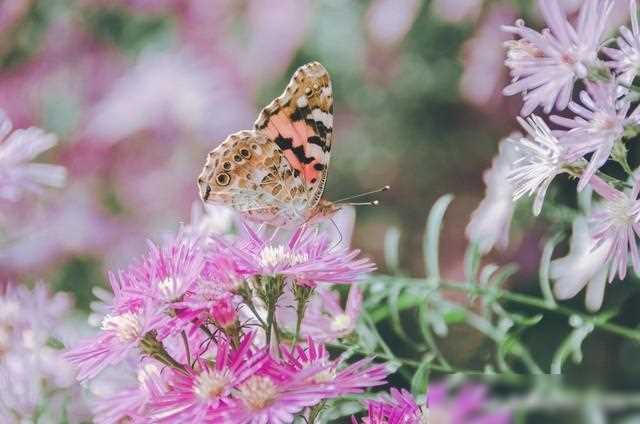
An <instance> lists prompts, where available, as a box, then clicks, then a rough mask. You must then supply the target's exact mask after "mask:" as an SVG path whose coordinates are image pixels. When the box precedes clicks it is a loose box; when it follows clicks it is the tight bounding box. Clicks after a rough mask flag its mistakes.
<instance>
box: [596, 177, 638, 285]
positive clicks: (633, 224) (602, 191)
mask: <svg viewBox="0 0 640 424" xmlns="http://www.w3.org/2000/svg"><path fill="white" fill-rule="evenodd" d="M590 183H591V186H592V187H593V189H594V190H595V191H596V193H598V194H599V195H600V196H602V197H603V199H604V200H603V202H602V203H601V204H600V205H599V206H598V207H596V208H595V210H594V212H593V214H592V215H591V217H590V219H589V225H590V227H591V235H592V237H593V238H594V239H595V240H596V247H599V246H602V245H603V244H609V245H610V247H609V250H608V254H607V257H606V262H608V263H610V264H611V265H610V268H609V272H608V279H609V281H610V282H611V281H612V280H613V279H614V278H615V276H616V274H617V275H618V277H619V278H620V279H621V280H622V279H624V277H625V276H626V275H627V267H628V264H629V260H631V264H632V266H633V269H634V271H635V272H636V273H638V272H640V257H639V256H638V240H637V237H638V236H639V235H640V224H639V223H638V221H640V200H638V193H639V192H640V181H638V180H636V181H634V183H633V189H632V190H631V192H630V193H623V192H621V191H618V190H616V189H615V188H613V187H611V186H610V185H608V184H607V183H605V182H604V181H603V180H602V179H600V178H599V177H597V176H593V177H591V181H590Z"/></svg>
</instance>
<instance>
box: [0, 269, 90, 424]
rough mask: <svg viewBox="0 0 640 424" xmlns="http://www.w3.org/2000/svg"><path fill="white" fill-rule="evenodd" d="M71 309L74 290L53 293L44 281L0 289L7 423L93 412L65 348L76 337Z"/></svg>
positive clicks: (1, 403)
mask: <svg viewBox="0 0 640 424" xmlns="http://www.w3.org/2000/svg"><path fill="white" fill-rule="evenodd" d="M70 308H71V301H70V298H69V296H68V295H65V294H62V293H58V294H55V295H53V296H52V295H51V294H50V293H49V291H48V289H47V285H46V284H45V283H42V282H41V283H38V284H36V286H35V287H34V288H33V289H31V290H30V289H28V288H27V287H25V286H22V285H13V284H10V285H5V286H3V287H1V288H0V384H1V385H2V390H0V416H1V417H3V419H6V420H9V421H5V422H35V421H37V420H38V419H39V418H38V417H41V416H46V417H47V418H48V419H49V420H50V422H61V421H64V419H65V417H69V416H73V417H74V419H76V420H78V422H79V421H80V420H82V419H83V418H84V419H87V418H88V417H89V415H88V409H87V407H86V404H85V401H84V399H83V397H82V395H81V390H80V388H79V387H77V385H76V384H75V382H74V378H73V375H74V373H73V368H72V366H71V365H70V364H69V363H68V362H67V361H65V360H64V359H63V357H62V351H61V349H60V345H61V342H63V341H66V340H68V339H70V338H71V339H72V338H73V334H72V333H71V332H70V331H69V330H70V328H69V326H68V325H67V324H68V320H69V319H70V316H69V315H70V314H69V310H70ZM74 422H76V421H74Z"/></svg>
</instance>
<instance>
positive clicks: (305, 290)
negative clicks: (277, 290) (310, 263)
mask: <svg viewBox="0 0 640 424" xmlns="http://www.w3.org/2000/svg"><path fill="white" fill-rule="evenodd" d="M313 290H314V289H313V287H307V286H301V285H298V284H294V285H293V296H294V297H295V298H296V300H297V302H298V303H297V307H296V332H295V335H294V338H293V344H292V345H291V352H292V353H293V349H294V348H295V345H296V344H297V343H298V339H299V338H300V327H301V326H302V320H303V319H304V314H305V311H306V309H307V305H308V304H309V299H311V296H312V295H313Z"/></svg>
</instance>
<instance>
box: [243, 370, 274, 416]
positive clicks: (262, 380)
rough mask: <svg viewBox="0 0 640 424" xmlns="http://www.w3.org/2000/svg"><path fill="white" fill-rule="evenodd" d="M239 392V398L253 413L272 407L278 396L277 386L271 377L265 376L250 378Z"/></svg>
mask: <svg viewBox="0 0 640 424" xmlns="http://www.w3.org/2000/svg"><path fill="white" fill-rule="evenodd" d="M238 390H239V394H238V397H239V398H240V399H242V400H243V401H244V403H245V405H246V406H247V407H248V408H249V409H251V410H253V411H258V410H260V409H263V408H265V407H266V406H269V405H271V404H272V403H273V402H274V401H275V400H276V398H277V396H278V388H277V387H276V385H275V384H274V383H273V381H272V380H271V379H270V378H269V377H263V376H253V377H251V378H249V379H248V380H247V381H246V382H245V383H244V384H242V385H241V386H240V387H239V389H238Z"/></svg>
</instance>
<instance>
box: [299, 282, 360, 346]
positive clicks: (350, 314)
mask: <svg viewBox="0 0 640 424" xmlns="http://www.w3.org/2000/svg"><path fill="white" fill-rule="evenodd" d="M361 311H362V291H361V290H360V289H359V288H358V286H356V285H352V286H351V288H350V289H349V295H348V297H347V302H346V305H345V307H344V309H343V308H342V306H341V305H340V296H339V294H338V293H337V292H335V291H333V290H331V289H324V288H322V287H319V288H318V289H317V297H315V298H313V299H312V300H311V302H310V304H309V306H308V308H307V312H306V314H305V318H304V320H303V322H302V331H301V333H302V334H303V335H308V336H310V337H312V338H313V339H314V340H317V341H320V342H325V341H326V342H329V341H334V340H337V339H339V338H342V337H346V336H348V335H350V334H352V333H353V332H355V329H356V324H357V323H358V319H359V318H360V312H361Z"/></svg>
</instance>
